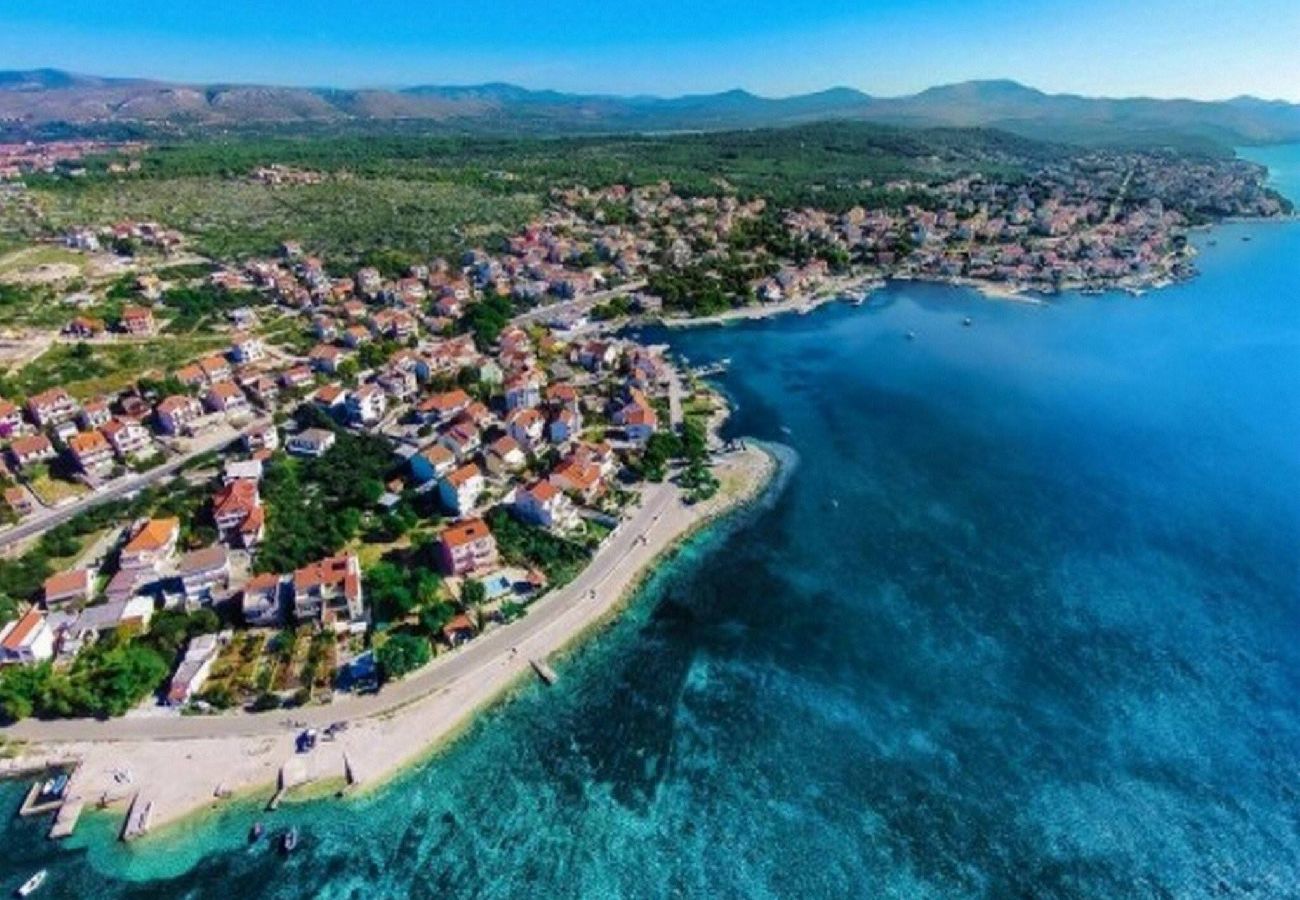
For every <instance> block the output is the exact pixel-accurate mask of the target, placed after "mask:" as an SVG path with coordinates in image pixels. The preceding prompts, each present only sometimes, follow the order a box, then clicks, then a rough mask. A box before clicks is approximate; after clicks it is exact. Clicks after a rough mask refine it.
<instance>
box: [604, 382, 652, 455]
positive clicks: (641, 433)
mask: <svg viewBox="0 0 1300 900" xmlns="http://www.w3.org/2000/svg"><path fill="white" fill-rule="evenodd" d="M635 393H636V394H640V392H639V391H637V392H635ZM614 424H615V425H621V426H623V433H624V434H625V435H626V436H627V439H628V440H629V441H631V442H632V443H634V444H643V443H645V442H646V441H648V440H649V439H650V435H652V434H654V433H655V431H656V430H657V429H658V427H659V417H658V416H657V415H655V411H654V407H652V406H651V405H650V404H649V403H648V402H646V401H645V399H644V397H643V396H639V397H636V398H634V399H633V400H631V401H630V402H628V403H627V404H625V405H623V406H621V407H619V408H618V409H617V410H616V411H615V412H614Z"/></svg>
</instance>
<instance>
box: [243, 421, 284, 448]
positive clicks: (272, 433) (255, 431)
mask: <svg viewBox="0 0 1300 900" xmlns="http://www.w3.org/2000/svg"><path fill="white" fill-rule="evenodd" d="M243 444H244V449H245V450H247V451H248V452H249V453H256V452H257V451H258V450H274V449H276V448H277V447H279V446H280V432H278V431H277V430H276V428H275V426H274V425H272V424H269V423H268V424H266V425H254V426H252V427H251V428H249V429H248V430H246V431H245V432H244V434H243Z"/></svg>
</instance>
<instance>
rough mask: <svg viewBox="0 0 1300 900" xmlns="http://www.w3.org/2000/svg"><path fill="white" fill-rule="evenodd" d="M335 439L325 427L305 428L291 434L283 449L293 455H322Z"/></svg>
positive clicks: (332, 444) (332, 433)
mask: <svg viewBox="0 0 1300 900" xmlns="http://www.w3.org/2000/svg"><path fill="white" fill-rule="evenodd" d="M337 439H338V438H337V437H336V436H335V434H334V432H332V431H330V430H328V429H326V428H307V429H304V430H302V431H300V432H298V433H297V434H295V435H292V436H291V437H290V438H289V441H288V444H287V445H286V447H285V449H287V450H288V451H289V452H290V453H292V454H294V455H295V456H324V455H325V453H326V452H327V451H328V450H329V449H330V447H333V446H334V442H335V441H336V440H337Z"/></svg>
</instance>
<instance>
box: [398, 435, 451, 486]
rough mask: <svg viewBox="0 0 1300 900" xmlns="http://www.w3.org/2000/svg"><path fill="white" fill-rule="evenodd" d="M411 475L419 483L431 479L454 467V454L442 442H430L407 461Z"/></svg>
mask: <svg viewBox="0 0 1300 900" xmlns="http://www.w3.org/2000/svg"><path fill="white" fill-rule="evenodd" d="M409 465H410V467H411V475H413V476H414V477H415V479H416V480H417V481H419V482H420V483H422V484H423V483H425V482H429V481H433V480H435V479H438V478H441V477H442V476H444V475H446V474H447V473H448V472H450V471H451V470H452V469H454V468H456V454H455V453H453V452H452V451H451V450H450V449H449V448H448V447H446V446H444V445H443V444H430V445H429V446H428V447H425V448H424V449H423V450H421V451H420V452H419V453H415V454H413V455H412V456H411V459H410V461H409Z"/></svg>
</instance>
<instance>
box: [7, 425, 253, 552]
mask: <svg viewBox="0 0 1300 900" xmlns="http://www.w3.org/2000/svg"><path fill="white" fill-rule="evenodd" d="M267 421H269V420H261V421H259V422H256V423H252V424H265V423H266V422H267ZM237 440H239V433H238V432H237V431H234V430H233V429H230V428H228V427H225V426H223V427H222V429H221V430H219V431H214V432H212V433H210V434H206V435H203V436H202V437H200V438H197V439H195V441H194V444H193V446H192V447H191V449H190V450H188V451H186V452H185V453H182V454H181V455H180V456H176V457H173V458H172V459H169V460H168V461H167V462H165V463H163V464H162V465H160V466H158V467H156V468H153V469H150V470H149V471H148V472H143V473H141V474H139V475H128V476H126V477H124V478H120V479H118V480H117V481H115V482H113V483H112V484H110V485H108V486H107V487H102V488H99V489H98V490H95V491H92V492H91V493H89V494H86V495H85V496H84V497H82V498H81V499H80V500H78V501H77V502H75V503H69V504H68V505H66V506H56V507H54V508H53V509H43V510H40V511H38V512H36V513H33V514H32V515H31V516H30V517H29V518H27V519H24V520H23V521H21V522H19V523H18V524H16V525H13V526H11V527H9V528H6V529H5V530H3V531H0V550H3V549H5V548H7V547H9V546H12V545H13V544H16V543H18V542H19V541H24V540H26V539H27V538H30V537H34V536H36V535H38V534H41V533H42V532H45V531H48V530H49V529H51V528H53V527H54V526H55V525H61V524H63V523H64V522H66V521H68V520H69V519H71V518H72V517H74V516H76V515H77V514H78V513H81V512H84V511H85V510H87V509H90V508H91V507H93V506H98V505H99V504H101V503H107V502H109V501H110V500H117V499H118V498H120V497H124V496H126V495H127V494H129V493H131V492H132V491H138V490H140V489H141V488H145V487H148V486H149V485H151V484H154V483H155V482H157V481H160V480H161V479H163V478H166V477H168V476H169V475H171V474H172V473H174V472H175V471H176V470H177V469H179V468H180V467H181V466H183V465H185V464H186V463H187V462H189V461H190V460H192V459H194V458H195V457H196V456H202V455H203V454H204V453H210V452H212V451H213V450H219V449H221V448H223V447H226V446H229V445H230V444H233V443H234V442H235V441H237Z"/></svg>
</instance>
